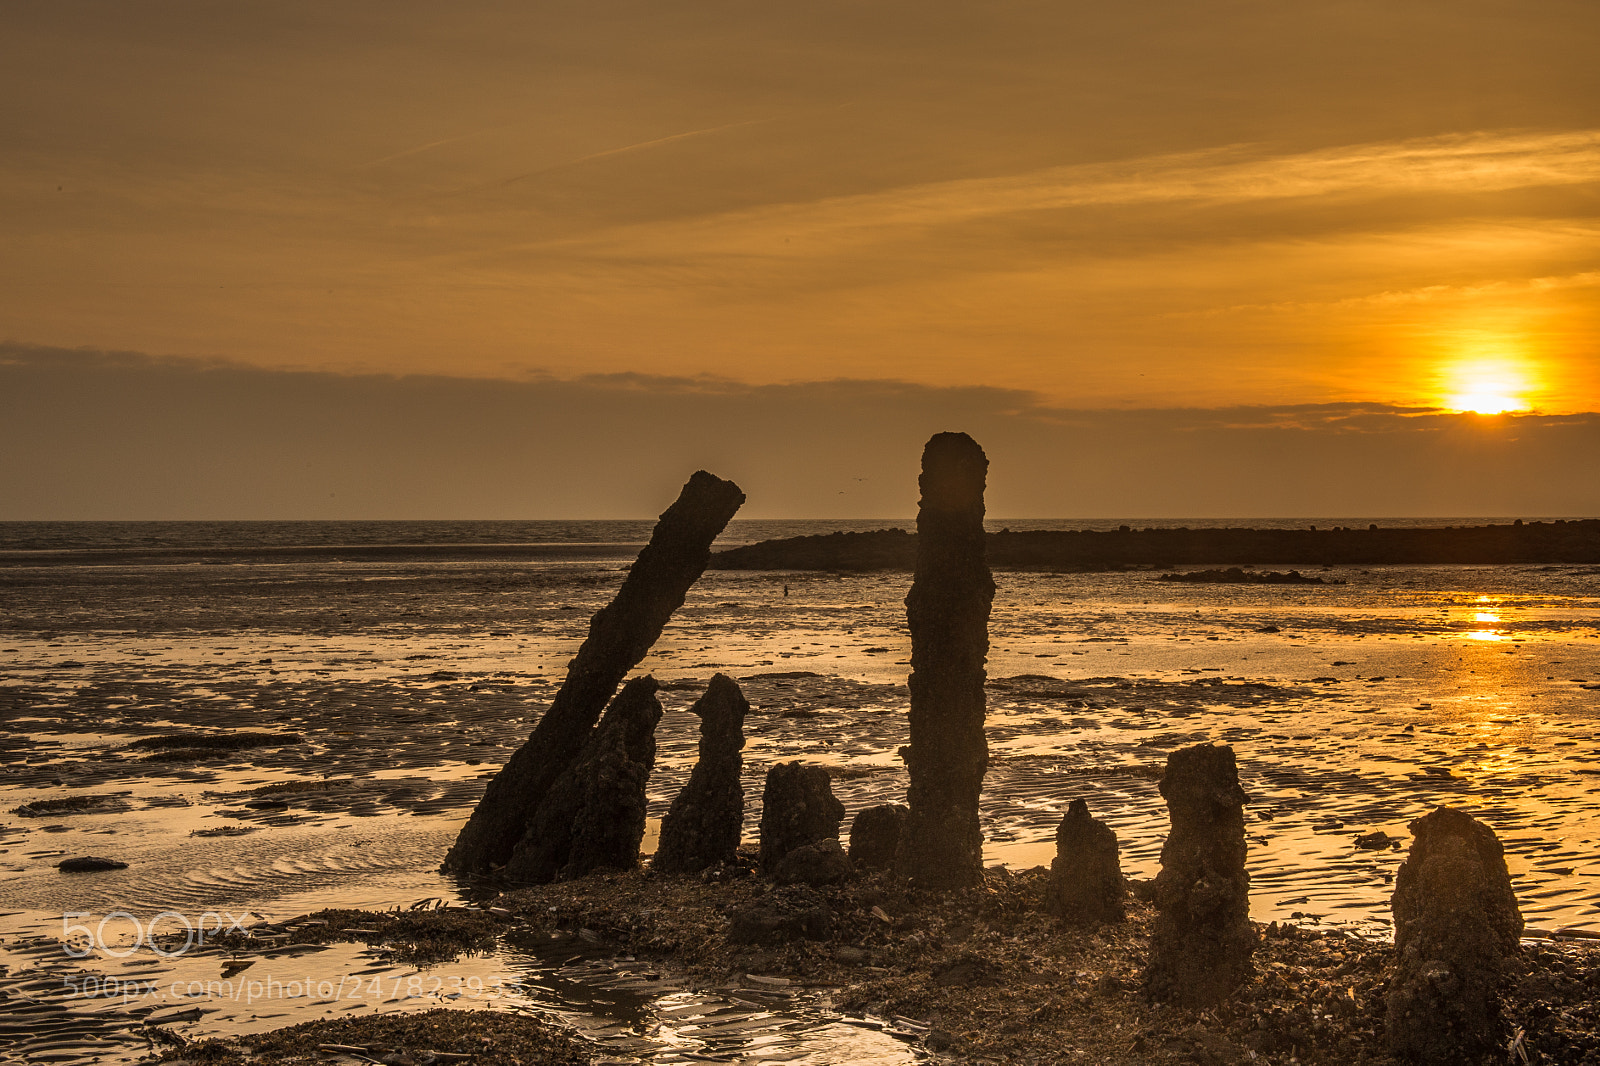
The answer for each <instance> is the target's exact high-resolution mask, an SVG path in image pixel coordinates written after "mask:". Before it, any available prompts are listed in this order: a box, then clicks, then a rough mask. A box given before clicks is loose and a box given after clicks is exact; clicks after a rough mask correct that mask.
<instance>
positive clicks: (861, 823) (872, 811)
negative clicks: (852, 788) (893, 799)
mask: <svg viewBox="0 0 1600 1066" xmlns="http://www.w3.org/2000/svg"><path fill="white" fill-rule="evenodd" d="M909 813H910V811H909V810H907V809H906V805H905V804H903V803H882V804H879V805H878V806H876V807H865V808H863V809H861V810H860V811H857V812H856V817H855V821H853V822H851V823H850V861H851V862H852V863H854V864H855V865H856V866H857V867H860V868H863V869H873V870H881V869H886V868H887V867H890V866H893V865H894V853H895V850H896V849H897V848H898V847H899V846H900V832H901V830H902V829H904V828H905V824H906V815H907V814H909Z"/></svg>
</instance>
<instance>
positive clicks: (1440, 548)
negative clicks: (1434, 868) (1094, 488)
mask: <svg viewBox="0 0 1600 1066" xmlns="http://www.w3.org/2000/svg"><path fill="white" fill-rule="evenodd" d="M985 541H986V542H987V543H986V548H987V555H988V560H989V565H990V566H991V567H996V568H1000V569H1019V570H1022V569H1046V570H1109V569H1117V568H1121V567H1135V566H1147V567H1166V566H1215V565H1218V564H1244V565H1252V566H1255V565H1260V566H1277V565H1296V566H1338V565H1370V566H1381V565H1408V564H1409V565H1436V564H1443V563H1465V564H1476V565H1492V564H1507V563H1600V520H1597V519H1585V520H1578V521H1554V522H1528V523H1520V522H1518V523H1513V524H1510V525H1487V526H1456V527H1448V528H1442V529H1385V528H1381V527H1377V526H1367V527H1365V528H1352V527H1346V526H1336V527H1333V528H1331V529H1318V528H1316V527H1310V528H1306V529H1184V528H1178V529H1165V528H1148V529H1133V528H1130V527H1128V526H1123V527H1122V528H1120V529H1117V530H1108V531H1099V530H1077V531H1062V530H1016V531H1013V530H1001V531H999V532H996V533H989V534H986V536H985ZM916 557H917V538H916V534H914V533H910V532H907V531H906V530H903V529H880V530H875V531H873V532H869V533H829V534H825V535H818V536H808V537H789V538H786V539H783V540H768V541H762V542H761V543H759V544H749V545H745V546H743V547H739V548H729V549H727V550H725V551H720V552H716V553H714V554H713V555H712V557H711V564H710V569H713V570H911V569H912V568H913V567H914V566H915V564H916Z"/></svg>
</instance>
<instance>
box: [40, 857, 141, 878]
mask: <svg viewBox="0 0 1600 1066" xmlns="http://www.w3.org/2000/svg"><path fill="white" fill-rule="evenodd" d="M127 868H128V864H127V863H125V862H121V861H119V860H117V859H102V858H99V857H97V856H92V855H84V856H82V857H80V858H76V859H62V860H61V861H60V862H58V863H56V869H58V870H60V871H61V872H62V873H64V874H92V873H99V872H100V871H102V870H126V869H127Z"/></svg>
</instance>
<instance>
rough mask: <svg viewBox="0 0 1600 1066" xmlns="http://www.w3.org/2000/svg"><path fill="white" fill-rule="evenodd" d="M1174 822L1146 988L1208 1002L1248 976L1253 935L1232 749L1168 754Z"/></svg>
mask: <svg viewBox="0 0 1600 1066" xmlns="http://www.w3.org/2000/svg"><path fill="white" fill-rule="evenodd" d="M1161 795H1162V796H1164V797H1165V798H1166V801H1167V811H1168V814H1169V816H1170V818H1171V822H1172V827H1171V830H1170V832H1169V833H1168V835H1167V841H1166V843H1165V844H1164V845H1162V848H1161V872H1160V873H1159V874H1157V875H1156V881H1155V904H1156V920H1155V924H1154V925H1153V926H1152V928H1151V932H1150V961H1149V965H1148V967H1147V969H1146V970H1145V991H1146V992H1147V993H1148V994H1149V995H1150V997H1151V998H1152V999H1155V1000H1170V1001H1173V1002H1176V1003H1178V1004H1179V1005H1182V1006H1189V1007H1204V1006H1211V1005H1214V1004H1217V1003H1220V1002H1222V1000H1224V999H1226V998H1227V997H1228V996H1229V995H1230V994H1232V993H1233V991H1234V990H1235V989H1237V988H1238V987H1239V986H1240V985H1242V984H1244V983H1245V982H1246V981H1247V980H1249V978H1250V975H1251V972H1252V967H1251V962H1250V956H1251V953H1252V952H1253V951H1254V950H1255V941H1256V934H1255V930H1254V929H1253V928H1252V927H1251V925H1250V876H1249V875H1248V874H1247V873H1245V869H1244V861H1245V842H1244V803H1245V800H1246V799H1247V798H1248V797H1246V796H1245V793H1244V789H1242V788H1240V787H1239V771H1238V767H1237V766H1236V765H1235V763H1234V757H1233V749H1232V748H1230V747H1227V746H1226V745H1216V746H1213V745H1210V744H1198V745H1196V746H1194V747H1192V748H1184V749H1182V750H1181V751H1175V752H1173V753H1172V754H1171V755H1170V756H1168V757H1167V767H1166V771H1165V772H1164V773H1163V774H1162V775H1161Z"/></svg>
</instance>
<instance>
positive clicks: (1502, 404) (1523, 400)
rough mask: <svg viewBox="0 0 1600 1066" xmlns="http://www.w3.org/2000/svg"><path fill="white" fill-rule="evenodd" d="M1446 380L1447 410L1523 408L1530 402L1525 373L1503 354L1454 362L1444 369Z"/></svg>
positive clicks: (1477, 411) (1478, 411)
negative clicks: (1500, 356) (1502, 356)
mask: <svg viewBox="0 0 1600 1066" xmlns="http://www.w3.org/2000/svg"><path fill="white" fill-rule="evenodd" d="M1444 376H1445V380H1446V381H1447V382H1448V386H1447V390H1446V395H1445V398H1444V403H1445V406H1446V407H1449V408H1450V409H1451V410H1455V411H1462V412H1471V413H1474V414H1480V415H1498V414H1504V413H1506V412H1507V411H1526V410H1528V409H1529V407H1530V406H1531V405H1530V404H1529V403H1528V399H1527V395H1528V393H1529V392H1530V391H1531V386H1530V384H1529V381H1528V375H1527V373H1526V372H1525V371H1524V370H1523V369H1522V367H1520V366H1519V365H1518V364H1517V363H1515V362H1514V361H1512V360H1510V359H1504V358H1493V357H1490V358H1480V359H1473V360H1470V361H1467V362H1462V363H1457V364H1456V365H1455V366H1453V367H1451V368H1450V369H1449V370H1447V371H1446V372H1445V375H1444Z"/></svg>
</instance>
